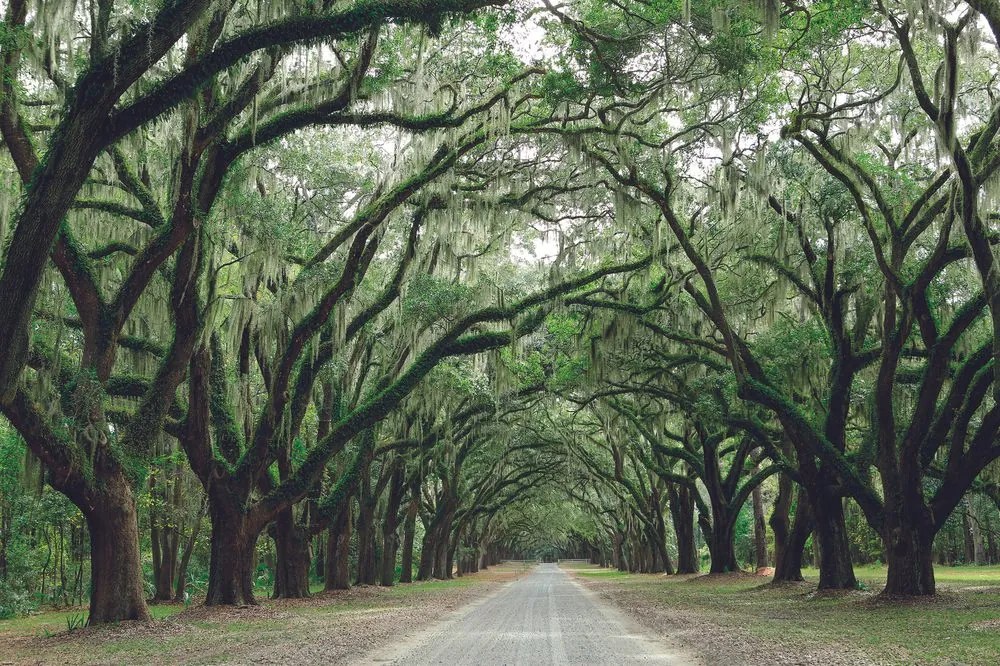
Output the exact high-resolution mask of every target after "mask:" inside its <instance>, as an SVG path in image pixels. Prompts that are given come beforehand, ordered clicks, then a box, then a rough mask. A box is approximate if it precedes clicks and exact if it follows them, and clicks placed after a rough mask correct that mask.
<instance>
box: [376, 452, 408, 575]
mask: <svg viewBox="0 0 1000 666" xmlns="http://www.w3.org/2000/svg"><path fill="white" fill-rule="evenodd" d="M405 472H406V468H405V467H404V466H403V465H401V464H397V465H396V469H395V470H393V473H392V478H391V479H390V480H389V498H388V500H387V502H386V507H385V519H384V520H383V521H382V565H381V567H380V569H381V573H380V575H379V582H380V583H381V584H382V585H384V586H386V587H388V586H391V585H393V584H394V583H395V582H396V554H397V553H398V551H399V535H398V534H397V528H398V527H399V507H400V505H401V504H402V503H403V494H404V493H405V491H406V483H405V482H406V477H405Z"/></svg>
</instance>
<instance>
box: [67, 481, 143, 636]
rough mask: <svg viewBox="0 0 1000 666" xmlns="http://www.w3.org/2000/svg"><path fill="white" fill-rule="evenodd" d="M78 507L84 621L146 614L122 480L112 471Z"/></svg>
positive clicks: (133, 522)
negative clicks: (84, 569) (82, 529)
mask: <svg viewBox="0 0 1000 666" xmlns="http://www.w3.org/2000/svg"><path fill="white" fill-rule="evenodd" d="M102 481H103V482H102V484H101V486H102V488H101V491H100V492H99V493H98V492H92V493H90V500H91V501H90V506H89V507H86V508H85V509H84V516H85V517H86V519H87V528H88V529H89V530H90V581H91V589H92V591H91V595H90V615H89V619H88V622H89V624H92V625H93V624H101V623H104V622H120V621H124V620H142V621H147V620H150V619H152V616H151V615H150V614H149V609H148V608H147V607H146V594H145V589H144V586H143V581H142V556H141V554H140V551H139V522H138V513H137V511H136V505H135V497H134V495H133V493H132V488H131V486H130V485H129V482H128V480H127V479H125V478H124V476H123V475H122V474H121V473H113V474H110V475H107V476H105V478H103V479H102Z"/></svg>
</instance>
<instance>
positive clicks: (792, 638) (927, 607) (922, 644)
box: [574, 566, 1000, 666]
mask: <svg viewBox="0 0 1000 666" xmlns="http://www.w3.org/2000/svg"><path fill="white" fill-rule="evenodd" d="M574 569H575V571H574V573H575V574H576V575H578V576H581V577H583V578H585V579H588V580H592V581H595V582H600V583H606V584H607V585H609V586H611V587H612V588H617V592H618V593H619V594H616V595H613V597H612V598H616V599H621V598H622V597H625V598H626V599H629V598H631V599H638V600H644V601H648V602H654V603H655V605H656V606H657V607H663V608H670V609H680V610H684V611H687V612H691V613H693V614H694V615H696V616H699V617H701V618H703V619H704V621H706V622H710V623H713V624H715V625H716V626H720V627H734V628H739V629H742V630H744V631H746V632H748V633H749V634H750V635H752V636H755V637H757V638H759V639H762V640H764V641H765V642H768V643H772V644H778V645H781V646H784V647H787V648H790V649H803V648H804V649H809V648H828V649H829V648H834V649H836V648H837V647H843V646H849V647H853V648H856V649H860V650H861V651H862V652H864V653H866V654H869V655H871V656H872V657H873V658H875V659H877V660H879V661H883V662H886V663H890V664H940V665H943V664H949V665H954V664H968V665H979V664H981V665H983V666H987V665H988V666H995V665H996V664H997V663H1000V567H940V568H938V569H937V570H936V572H935V573H936V579H937V581H938V587H939V591H940V593H939V595H938V596H937V597H936V598H934V599H931V600H906V601H887V600H882V599H880V598H879V597H878V596H877V594H876V592H877V591H878V590H879V589H880V588H881V587H882V586H883V585H884V583H885V569H884V567H877V566H871V567H858V568H857V574H858V578H859V579H860V580H862V581H864V582H865V584H866V585H867V586H868V587H869V589H870V590H871V591H870V592H865V593H860V592H859V593H848V594H835V595H820V594H816V593H815V591H814V588H813V587H812V586H810V585H806V584H803V585H791V586H778V587H773V586H770V585H768V584H767V583H768V579H767V578H763V577H756V576H750V575H723V576H676V577H675V576H663V575H649V574H646V575H643V574H623V573H621V572H618V571H610V570H607V569H603V570H602V569H598V568H594V567H592V566H588V567H586V568H583V567H580V568H577V567H574ZM804 573H805V574H806V577H807V579H811V582H815V580H816V578H817V572H816V571H815V570H813V571H806V572H804ZM619 595H621V596H619Z"/></svg>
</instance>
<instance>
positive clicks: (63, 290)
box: [0, 0, 1000, 623]
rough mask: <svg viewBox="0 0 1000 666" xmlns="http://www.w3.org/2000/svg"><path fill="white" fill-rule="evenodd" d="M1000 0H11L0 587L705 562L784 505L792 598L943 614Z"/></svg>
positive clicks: (1, 108)
mask: <svg viewBox="0 0 1000 666" xmlns="http://www.w3.org/2000/svg"><path fill="white" fill-rule="evenodd" d="M994 9H995V8H993V7H992V5H990V4H989V3H980V2H959V3H954V6H953V7H952V6H951V5H949V6H948V7H944V6H942V7H937V6H935V7H930V6H920V7H916V6H912V5H911V4H909V3H883V2H878V1H874V2H868V1H864V0H822V1H819V2H802V3H796V2H785V3H776V2H763V3H724V4H718V5H716V4H711V3H686V2H685V3H646V2H623V3H603V2H595V1H591V0H578V1H575V2H572V3H566V4H561V5H556V4H552V3H548V2H542V3H532V2H524V3H519V2H505V1H503V0H454V1H449V2H414V1H412V0H406V1H405V2H404V1H403V0H377V1H376V0H358V1H357V2H353V3H333V2H297V1H289V2H282V3H267V5H266V6H264V5H259V4H254V3H241V2H231V3H223V4H222V5H219V4H218V3H208V2H204V1H202V0H173V1H170V2H163V3H159V2H139V3H132V4H130V5H129V6H128V7H125V6H121V5H117V4H116V3H114V2H112V1H111V0H98V1H97V2H95V3H93V5H92V7H90V8H88V9H86V10H85V9H84V8H83V7H77V6H76V5H75V4H73V3H65V4H62V3H46V4H35V3H31V2H28V1H27V0H12V1H11V2H10V3H9V4H8V6H7V8H6V14H5V16H4V23H3V29H2V33H0V47H2V61H3V64H2V67H3V70H4V76H3V81H2V88H0V133H2V136H3V139H4V147H5V150H4V152H3V156H2V159H3V161H4V163H5V174H6V176H5V180H4V182H3V183H2V186H3V190H2V192H0V195H2V197H0V235H2V236H3V237H4V239H5V243H4V251H3V255H2V256H3V263H2V270H0V309H2V311H3V312H4V313H5V317H3V318H2V319H0V340H2V341H3V344H2V345H0V413H2V415H3V418H4V421H3V422H2V423H0V429H2V430H0V434H2V435H3V437H4V442H5V443H4V451H5V452H6V453H5V456H4V457H3V459H2V460H3V463H4V470H5V477H6V478H5V485H4V491H3V495H2V496H0V499H2V502H0V504H2V507H3V510H4V513H3V516H4V521H3V524H2V525H0V528H2V529H0V545H2V548H0V564H3V566H0V578H3V577H7V579H8V580H9V574H8V571H9V569H10V564H9V562H10V561H11V558H10V555H9V554H8V553H10V552H14V549H15V546H16V548H20V549H22V551H21V552H25V553H27V552H29V551H30V552H35V551H38V549H39V548H41V547H42V543H43V542H44V543H46V544H51V543H52V541H51V540H52V536H53V534H56V533H58V534H59V539H60V540H59V544H60V545H59V546H58V548H53V547H51V545H50V546H49V552H52V553H56V552H58V553H60V557H63V558H65V554H66V553H67V552H69V553H70V555H71V557H70V560H69V561H70V562H71V563H72V564H73V566H75V567H76V569H75V571H76V572H77V573H76V574H75V578H74V580H76V581H78V582H76V583H74V584H72V585H71V584H69V583H68V582H66V583H62V589H64V590H68V589H72V590H75V591H74V592H73V594H75V595H76V598H79V597H80V596H81V595H82V592H81V591H82V590H83V589H84V585H83V580H84V574H83V570H82V565H83V562H84V561H85V560H87V561H89V564H90V571H89V574H88V575H87V583H86V588H87V589H89V596H90V614H89V621H90V622H91V623H101V622H109V621H119V620H130V619H131V620H146V619H149V618H150V614H149V610H148V605H147V599H148V598H153V599H157V600H166V599H170V598H183V597H184V596H185V594H186V591H187V590H188V586H187V582H188V578H189V572H190V571H191V567H192V565H193V566H194V567H196V568H197V567H202V568H203V570H204V577H205V579H206V580H205V589H204V595H205V603H207V604H210V605H216V604H245V603H255V602H256V595H257V589H256V588H257V587H258V583H259V581H258V574H259V572H260V571H261V566H262V562H263V565H264V568H265V569H266V570H267V571H268V575H269V577H270V579H271V580H270V582H271V584H272V585H273V589H272V593H273V595H274V596H276V597H299V596H305V595H308V594H309V593H310V581H311V580H315V579H316V578H322V580H323V582H324V585H325V586H326V587H327V589H337V588H342V587H346V586H349V585H351V584H352V583H354V582H358V583H362V584H373V583H376V582H381V583H382V584H387V585H388V584H393V583H395V582H396V581H397V579H398V580H400V581H402V582H408V581H409V580H411V579H412V578H413V577H414V576H415V577H416V578H418V579H427V578H430V577H441V578H446V577H451V576H452V575H454V574H455V573H456V572H461V573H464V572H467V571H469V572H471V571H475V570H476V569H478V568H479V567H481V566H484V565H489V564H490V563H492V562H495V561H497V560H498V559H500V558H502V557H504V556H510V555H524V554H539V553H542V552H545V553H548V554H553V555H554V554H557V553H559V552H564V553H571V552H572V553H577V554H578V553H580V552H586V553H588V556H590V557H593V558H594V559H595V560H597V561H601V562H612V561H613V562H614V563H616V564H619V565H620V566H623V567H626V568H630V569H634V570H647V571H668V572H670V571H675V570H678V571H681V572H688V573H689V572H694V571H697V570H698V569H699V566H700V562H699V560H700V549H701V548H702V547H704V549H705V550H707V551H708V559H709V568H710V570H711V571H712V572H715V573H722V572H727V571H733V570H736V569H739V568H740V565H741V562H740V558H739V557H738V556H737V546H736V543H737V533H738V531H739V529H743V530H744V532H745V533H747V534H749V531H750V530H749V529H748V528H746V525H747V524H748V521H747V517H748V516H749V515H750V514H752V520H751V521H750V523H752V531H753V533H754V539H753V544H754V546H755V549H756V550H755V553H754V561H755V563H756V564H757V565H762V564H763V563H764V562H765V561H770V560H771V559H772V558H771V556H769V555H768V553H767V547H766V545H767V537H766V534H767V530H766V526H765V524H764V523H765V518H764V512H765V504H770V505H771V515H770V519H769V526H770V528H771V532H772V534H773V541H774V543H773V551H774V553H773V561H774V564H775V569H776V571H775V578H776V579H777V580H800V579H801V578H802V567H803V563H804V560H803V556H804V553H805V552H806V547H807V545H809V544H811V545H812V546H813V547H814V549H815V555H814V556H813V557H812V558H810V559H811V560H812V561H813V562H814V563H815V564H817V565H818V568H819V571H820V576H819V587H820V588H823V589H827V588H834V589H848V588H853V587H855V586H856V585H857V580H856V578H855V575H854V572H853V563H854V562H855V561H857V560H858V559H859V557H862V556H863V557H876V558H877V559H880V560H882V561H884V562H886V563H887V565H888V574H887V576H888V577H887V584H886V588H885V592H886V593H887V594H890V595H928V594H933V593H934V591H935V586H934V575H933V569H934V559H935V555H937V556H938V559H939V560H942V559H943V560H950V559H954V556H953V555H952V554H953V553H955V552H957V551H956V547H955V546H954V545H953V542H954V541H955V539H956V538H957V537H956V535H958V537H961V538H960V539H959V541H961V542H962V543H963V544H964V541H965V535H966V534H968V535H969V540H970V543H971V553H972V555H973V557H972V559H973V560H975V561H976V562H981V561H985V560H986V559H988V558H989V557H991V556H995V550H996V547H995V534H994V532H995V529H996V527H995V526H996V525H997V516H996V506H997V500H998V499H1000V481H998V480H997V478H996V470H997V465H996V460H997V458H998V457H1000V445H998V444H997V431H998V428H1000V403H998V402H997V400H996V390H997V387H998V386H1000V383H998V382H997V372H998V371H1000V370H998V369H997V368H996V359H997V353H998V349H1000V347H998V346H997V344H998V343H997V336H996V331H997V322H998V321H1000V319H998V317H1000V314H998V312H1000V301H998V300H997V299H998V293H1000V292H998V289H1000V285H998V284H997V280H996V275H997V272H996V271H997V268H996V266H995V262H996V259H995V255H994V251H993V245H994V244H995V242H996V239H995V238H994V236H995V233H994V231H993V226H994V223H995V221H996V211H995V210H994V208H995V203H996V198H995V194H994V190H995V183H996V178H997V175H996V171H997V167H998V166H1000V160H998V157H997V156H998V154H1000V153H998V150H997V140H996V139H997V137H996V135H997V132H998V130H1000V106H998V104H997V102H996V100H995V95H994V94H993V88H994V87H995V86H994V83H995V70H996V68H995V65H996V60H997V56H998V42H997V38H998V35H1000V13H998V12H997V11H994ZM43 486H44V487H46V488H48V490H45V489H44V488H43ZM765 495H766V496H767V498H768V501H765ZM60 496H61V497H63V498H65V499H59V497H60ZM46 497H51V498H52V499H51V500H48V499H45V498H46ZM42 501H46V502H49V504H50V505H51V507H58V510H57V511H56V510H55V509H54V508H53V513H51V516H52V517H51V518H49V519H47V521H48V522H46V523H43V524H28V523H25V522H24V521H23V520H22V519H21V518H22V516H23V515H24V512H25V511H27V510H28V508H29V507H32V506H36V505H37V504H38V503H39V502H42ZM70 505H72V507H75V509H74V508H71V506H70ZM748 506H749V507H750V508H749V509H748V508H747V507H748ZM51 507H50V508H51ZM554 509H555V510H554ZM76 511H78V512H79V513H76ZM59 515H75V516H81V517H82V520H80V521H78V523H77V524H76V525H75V526H74V527H73V531H72V535H71V536H70V537H69V539H70V542H71V543H70V545H69V546H67V545H66V541H65V535H64V530H63V527H64V525H63V524H62V522H61V521H62V519H61V518H58V516H59ZM15 518H17V520H15ZM956 520H958V523H959V524H958V526H957V527H956ZM15 523H17V525H15ZM741 524H742V525H744V527H743V528H739V526H740V525H741ZM84 525H85V527H86V529H85V530H84V529H83V527H84ZM84 532H85V533H84ZM261 537H266V538H265V539H262V538H261ZM859 540H867V542H869V543H866V544H865V545H864V547H863V548H861V547H859ZM870 542H874V544H875V545H874V546H873V545H872V543H870ZM946 542H947V543H949V544H951V545H946ZM962 550H963V551H964V550H965V549H964V545H963V549H962ZM862 553H866V555H862ZM942 553H945V554H946V555H945V556H942ZM949 553H951V554H949ZM747 559H748V558H744V561H747ZM675 562H676V566H675V564H674V563H675ZM147 563H148V565H147ZM59 566H60V569H59V570H60V571H61V572H63V575H65V572H66V571H67V569H66V565H65V559H64V561H63V563H62V564H60V565H59ZM144 567H145V568H146V569H148V570H149V571H148V572H144ZM397 569H398V570H399V573H398V574H397ZM44 571H45V572H48V571H49V565H48V564H46V565H45V568H44ZM45 575H48V574H47V573H46V574H45ZM4 585H5V586H10V585H11V583H9V582H8V583H4ZM67 586H68V587H67ZM150 588H151V589H150ZM9 589H11V588H9ZM42 589H45V584H43V585H42Z"/></svg>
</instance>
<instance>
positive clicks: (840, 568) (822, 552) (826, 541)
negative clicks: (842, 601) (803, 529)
mask: <svg viewBox="0 0 1000 666" xmlns="http://www.w3.org/2000/svg"><path fill="white" fill-rule="evenodd" d="M810 498H814V499H815V501H813V502H812V514H813V519H814V521H815V526H816V527H815V533H816V540H817V546H818V551H819V589H821V590H854V589H857V587H858V580H857V578H855V577H854V565H853V564H852V563H851V549H850V543H849V541H848V537H847V523H846V522H845V521H844V505H843V502H842V501H841V499H840V496H839V495H838V494H837V493H836V492H834V491H833V490H832V489H831V488H830V487H829V486H822V487H821V488H819V489H817V491H816V492H815V493H811V494H810Z"/></svg>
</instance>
